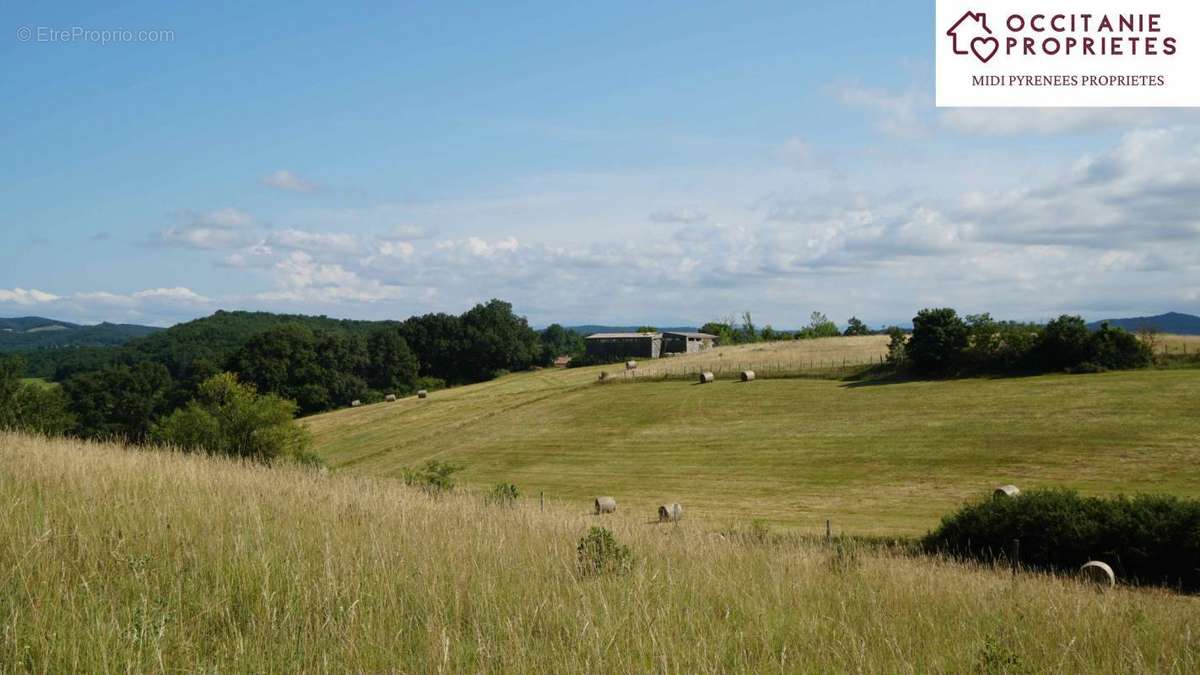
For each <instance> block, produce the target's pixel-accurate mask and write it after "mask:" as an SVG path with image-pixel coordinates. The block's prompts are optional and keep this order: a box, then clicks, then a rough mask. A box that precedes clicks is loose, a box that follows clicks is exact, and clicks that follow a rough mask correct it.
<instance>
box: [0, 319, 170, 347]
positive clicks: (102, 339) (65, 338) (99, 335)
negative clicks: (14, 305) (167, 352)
mask: <svg viewBox="0 0 1200 675" xmlns="http://www.w3.org/2000/svg"><path fill="white" fill-rule="evenodd" d="M160 330H162V329H161V328H155V327H153V326H139V325H135V324H117V323H99V324H96V325H92V326H84V325H80V324H75V323H70V322H67V321H57V320H55V319H46V318H42V317H38V316H23V317H16V318H11V319H4V318H0V353H8V352H17V351H25V350H32V349H53V348H59V347H114V346H118V345H123V344H125V343H127V342H129V341H130V340H134V339H137V338H140V337H145V336H147V335H151V334H153V333H156V332H158V331H160Z"/></svg>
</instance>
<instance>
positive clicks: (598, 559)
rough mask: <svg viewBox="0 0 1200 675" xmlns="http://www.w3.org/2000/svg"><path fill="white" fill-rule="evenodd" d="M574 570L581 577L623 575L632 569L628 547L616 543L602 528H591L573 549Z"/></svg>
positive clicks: (606, 530)
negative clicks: (574, 554) (610, 574)
mask: <svg viewBox="0 0 1200 675" xmlns="http://www.w3.org/2000/svg"><path fill="white" fill-rule="evenodd" d="M575 553H576V559H575V564H576V569H578V570H579V574H581V575H583V576H594V575H600V574H608V573H614V574H623V573H625V572H628V571H629V570H631V569H632V568H633V555H632V554H631V553H630V552H629V547H628V546H624V545H622V544H618V543H617V538H616V537H614V536H613V533H612V532H611V531H609V530H608V528H604V527H593V528H592V529H591V530H590V531H589V532H588V533H587V534H586V535H584V537H583V538H582V539H580V540H579V546H577V547H576V549H575Z"/></svg>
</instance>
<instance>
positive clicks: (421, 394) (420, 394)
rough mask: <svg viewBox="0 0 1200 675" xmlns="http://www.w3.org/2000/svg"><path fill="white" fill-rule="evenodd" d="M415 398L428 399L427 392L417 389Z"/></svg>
mask: <svg viewBox="0 0 1200 675" xmlns="http://www.w3.org/2000/svg"><path fill="white" fill-rule="evenodd" d="M417 398H429V392H427V391H425V390H424V389H418V390H417Z"/></svg>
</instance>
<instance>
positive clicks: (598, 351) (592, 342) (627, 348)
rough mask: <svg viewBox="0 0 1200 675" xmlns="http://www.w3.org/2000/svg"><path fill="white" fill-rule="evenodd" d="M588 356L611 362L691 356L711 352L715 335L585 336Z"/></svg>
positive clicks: (629, 334) (648, 334) (714, 343)
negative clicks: (680, 355) (681, 355)
mask: <svg viewBox="0 0 1200 675" xmlns="http://www.w3.org/2000/svg"><path fill="white" fill-rule="evenodd" d="M584 342H585V343H586V344H587V353H588V356H593V357H596V358H604V359H609V360H613V361H618V360H621V359H636V358H642V359H657V358H658V357H659V356H662V355H663V354H692V353H695V352H702V351H704V350H706V349H712V347H713V346H715V345H716V343H717V336H716V335H709V334H708V333H681V332H667V333H596V334H594V335H589V336H587V339H586V340H585V341H584Z"/></svg>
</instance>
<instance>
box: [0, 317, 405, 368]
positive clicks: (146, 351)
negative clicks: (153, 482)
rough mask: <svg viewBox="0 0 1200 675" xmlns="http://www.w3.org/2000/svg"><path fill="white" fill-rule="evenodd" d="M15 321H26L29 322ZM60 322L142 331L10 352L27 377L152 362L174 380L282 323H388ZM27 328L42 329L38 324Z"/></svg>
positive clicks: (344, 325) (348, 325) (308, 321)
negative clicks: (153, 324) (68, 345)
mask: <svg viewBox="0 0 1200 675" xmlns="http://www.w3.org/2000/svg"><path fill="white" fill-rule="evenodd" d="M12 321H25V319H17V320H12ZM43 321H45V320H43ZM57 323H59V324H61V325H64V326H66V327H67V328H68V329H71V330H75V329H76V328H78V329H88V328H101V327H113V328H134V329H140V331H138V330H135V331H131V332H133V333H135V334H134V335H131V336H130V337H128V338H125V339H124V340H121V342H119V343H115V344H112V343H110V344H79V345H72V346H76V347H78V348H75V349H39V348H36V347H32V348H31V347H25V348H23V349H10V350H9V351H19V352H20V355H21V357H22V358H24V359H25V363H26V375H28V376H30V377H45V378H55V377H63V376H65V375H67V374H69V373H71V372H76V371H80V370H92V369H95V368H99V367H102V366H104V365H106V364H108V363H133V362H138V361H146V360H149V361H157V362H158V363H162V364H163V365H165V366H166V367H167V369H168V370H169V371H170V372H171V374H172V375H174V376H179V375H181V374H184V373H186V372H187V371H189V370H190V369H191V367H192V364H193V362H195V361H205V362H207V363H208V364H211V365H218V366H219V365H221V364H223V363H225V361H226V359H227V358H228V357H229V356H230V355H231V354H233V353H234V352H236V351H237V350H238V349H239V348H240V347H241V346H242V345H243V344H245V342H246V340H248V339H249V338H250V337H251V336H252V335H254V334H256V333H260V332H262V331H265V330H267V329H270V328H273V327H275V326H278V325H280V324H283V323H300V324H304V325H306V326H308V327H309V328H312V329H321V330H327V331H335V332H337V331H349V332H354V331H363V332H365V331H367V330H369V329H370V328H371V327H373V326H377V325H380V324H381V323H386V322H372V321H353V320H349V319H330V318H328V317H324V316H304V315H298V314H272V313H269V312H240V311H239V312H227V311H224V310H218V311H217V312H216V313H214V314H212V315H211V316H206V317H203V318H200V319H195V320H193V321H187V322H184V323H180V324H176V325H174V326H171V327H170V328H165V329H159V328H150V327H147V326H134V327H117V326H114V324H100V325H99V326H90V327H89V326H80V327H74V328H73V327H72V324H67V323H64V322H57ZM22 325H26V326H30V325H32V326H34V327H37V326H39V324H37V323H36V322H31V323H27V324H22ZM8 335H12V333H5V332H3V327H2V326H0V340H3V339H5V338H4V336H8ZM21 335H25V336H28V335H30V333H28V332H26V333H22V334H21ZM33 335H42V336H46V337H47V338H48V337H50V336H54V337H61V336H63V335H64V332H63V331H54V332H41V333H33ZM113 347H116V348H115V349H114V348H113Z"/></svg>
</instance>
